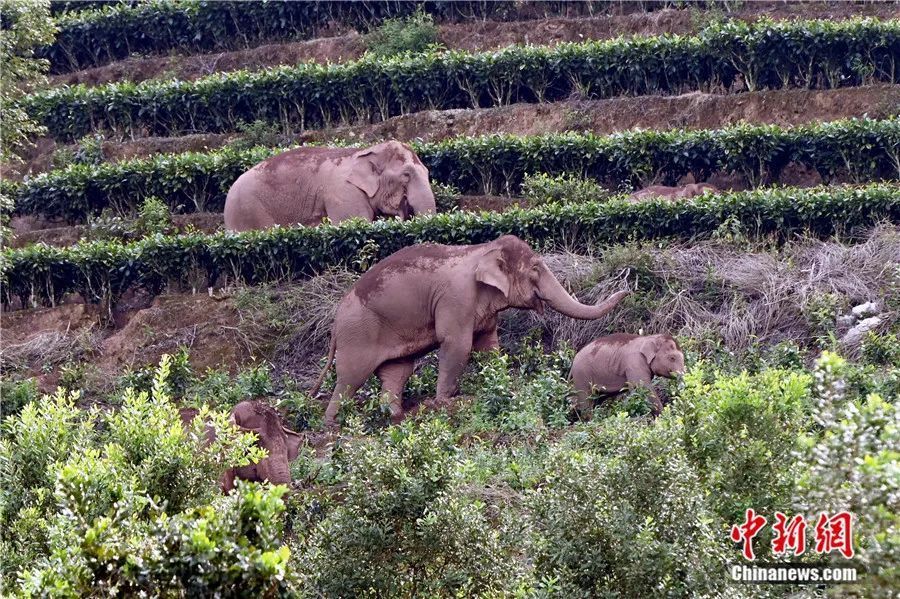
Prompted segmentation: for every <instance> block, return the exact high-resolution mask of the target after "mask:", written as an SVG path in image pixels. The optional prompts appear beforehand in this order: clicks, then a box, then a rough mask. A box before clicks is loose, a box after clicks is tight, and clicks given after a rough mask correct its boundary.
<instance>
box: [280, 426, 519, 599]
mask: <svg viewBox="0 0 900 599" xmlns="http://www.w3.org/2000/svg"><path fill="white" fill-rule="evenodd" d="M342 451H343V452H344V453H345V455H344V456H343V458H342V461H343V463H346V464H347V467H348V471H347V474H346V478H345V483H346V487H345V489H344V490H343V491H342V495H343V497H344V499H343V502H342V503H341V504H340V505H338V506H337V507H336V508H335V509H334V511H332V512H331V513H329V514H328V515H327V516H326V517H325V518H324V519H323V520H322V521H321V522H320V523H319V524H318V525H317V526H316V527H315V529H314V530H313V531H312V532H311V533H310V534H309V536H308V537H307V538H306V539H305V541H304V542H303V543H302V545H301V546H300V547H298V548H297V551H298V566H297V570H298V572H300V573H301V577H302V578H303V581H304V583H305V585H306V588H307V589H308V590H309V592H310V594H312V595H316V596H324V597H357V596H364V595H365V596H390V597H398V596H399V597H424V596H427V597H459V596H467V597H470V596H475V595H487V594H490V593H491V592H494V593H499V592H500V591H502V590H503V589H504V588H505V587H506V586H507V585H508V584H509V581H510V577H511V574H512V573H513V572H514V564H513V562H512V561H511V559H510V557H509V555H508V554H507V553H506V552H505V551H504V548H503V547H501V545H500V542H499V537H498V534H497V532H496V531H495V530H493V529H492V527H491V526H490V525H489V523H488V521H487V519H486V514H485V509H484V506H483V505H482V504H481V503H480V502H478V501H475V500H473V499H470V498H469V497H467V495H466V493H465V491H464V488H463V485H462V483H463V478H462V474H463V472H464V465H463V463H462V461H461V460H460V457H459V456H458V454H457V451H456V449H455V447H454V439H453V436H452V435H451V433H450V430H449V429H448V427H447V425H446V424H445V423H444V422H442V421H440V420H437V419H430V420H427V421H425V422H422V423H421V424H418V425H417V424H415V423H413V422H410V421H407V422H405V423H404V424H403V425H401V426H399V427H391V428H390V429H388V430H387V431H385V432H384V433H382V434H380V435H379V436H378V437H377V439H372V440H368V441H364V442H355V443H352V444H349V445H347V446H345V447H344V448H343V449H342Z"/></svg>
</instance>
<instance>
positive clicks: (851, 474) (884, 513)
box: [796, 352, 900, 597]
mask: <svg viewBox="0 0 900 599" xmlns="http://www.w3.org/2000/svg"><path fill="white" fill-rule="evenodd" d="M847 368H848V364H847V363H846V362H845V361H844V360H843V359H841V358H840V357H838V356H836V355H835V354H832V353H830V352H824V353H823V355H822V357H821V358H820V359H819V360H818V362H817V363H816V368H815V371H814V375H815V378H816V396H817V400H818V407H819V409H818V411H817V413H816V421H817V422H818V423H819V424H820V425H821V426H822V429H821V430H819V431H814V432H812V433H811V434H810V435H808V437H807V438H806V443H805V452H804V453H803V454H802V457H803V459H802V461H801V466H802V470H801V471H800V472H801V473H800V474H799V476H798V482H799V485H798V493H797V497H796V508H797V509H798V511H799V512H800V513H804V514H808V515H818V514H819V513H820V512H826V513H828V514H830V515H834V514H836V513H838V512H840V511H844V510H846V511H849V512H850V513H851V514H853V517H854V520H853V528H854V533H855V534H854V536H853V541H854V551H855V553H856V556H855V558H854V560H855V561H856V562H857V563H859V564H861V565H862V566H863V568H864V569H865V572H864V573H863V574H862V580H861V581H860V584H859V585H854V586H853V587H850V589H849V590H850V592H856V594H859V595H860V596H865V597H892V596H893V595H894V594H895V593H896V589H897V588H898V585H900V499H898V498H900V480H898V477H897V464H898V462H900V452H898V447H900V426H898V424H900V410H898V404H897V397H896V396H895V397H893V398H882V397H880V396H878V395H876V394H872V395H869V396H868V397H854V396H852V395H849V394H847V393H846V392H845V386H844V376H845V375H846V372H847ZM885 399H892V400H893V403H890V401H885ZM842 561H843V560H842Z"/></svg>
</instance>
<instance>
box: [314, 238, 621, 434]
mask: <svg viewBox="0 0 900 599" xmlns="http://www.w3.org/2000/svg"><path fill="white" fill-rule="evenodd" d="M629 293H630V292H628V291H620V292H618V293H615V294H613V295H612V296H611V297H610V298H608V299H607V300H606V301H604V302H601V303H599V304H597V305H595V306H589V305H585V304H581V303H579V302H578V301H576V300H575V299H573V298H572V296H570V295H569V294H568V293H567V292H566V290H565V289H564V288H563V286H562V285H561V284H560V283H559V281H557V280H556V277H554V276H553V273H551V272H550V269H549V268H547V266H546V265H545V264H544V262H543V260H541V258H540V257H539V256H538V255H537V254H535V253H534V252H533V251H532V249H531V248H530V247H528V244H526V243H525V242H524V241H522V240H521V239H519V238H517V237H514V236H512V235H505V236H503V237H500V238H499V239H497V240H495V241H492V242H490V243H483V244H480V245H466V246H453V245H437V244H432V243H424V244H419V245H414V246H410V247H407V248H404V249H402V250H400V251H398V252H396V253H394V254H392V255H391V256H388V257H387V258H385V259H384V260H382V261H381V262H379V263H377V264H376V265H375V266H373V267H372V268H371V269H370V270H369V271H368V272H366V273H365V274H364V275H362V276H361V277H360V278H359V280H358V281H357V282H356V283H355V284H354V285H353V287H352V288H351V290H350V291H349V292H348V293H347V295H346V296H345V297H344V298H343V300H341V302H340V304H339V305H338V308H337V313H336V316H335V321H334V327H333V329H332V334H331V347H330V349H329V353H328V358H327V363H326V365H325V368H324V370H323V371H322V373H321V375H320V376H319V380H318V381H317V382H316V384H315V386H314V388H313V389H312V394H313V395H315V394H316V393H317V392H318V390H319V387H320V386H321V384H322V381H323V380H324V379H325V375H326V373H327V372H328V369H329V368H330V366H331V362H332V360H334V362H335V369H336V373H337V384H336V386H335V389H334V393H333V395H332V397H331V401H330V402H329V404H328V408H327V410H326V412H325V424H326V425H327V426H329V427H333V426H335V417H336V416H337V412H338V409H339V408H340V405H341V400H342V399H344V398H351V397H353V395H354V394H355V393H356V391H357V389H359V387H360V386H361V385H362V384H363V383H365V381H366V379H368V378H369V376H370V375H371V374H372V373H375V374H376V375H377V376H378V378H379V379H380V380H381V385H382V390H383V392H384V393H386V394H388V395H389V396H390V409H391V419H392V421H393V422H395V423H397V422H400V421H401V420H402V419H403V417H404V416H405V413H404V411H403V404H402V393H403V387H404V385H405V384H406V381H407V379H408V378H409V377H410V375H412V372H413V368H414V366H415V361H416V359H417V358H419V357H421V356H423V355H425V354H427V353H428V352H430V351H432V350H434V349H439V353H438V381H437V395H436V398H435V404H437V405H446V404H447V403H448V402H449V400H450V398H451V397H452V396H453V395H454V394H455V393H456V391H457V383H458V379H459V377H460V375H461V374H462V371H463V369H464V368H465V366H466V363H467V362H468V360H469V354H470V353H471V352H472V350H476V351H478V350H489V349H492V348H496V347H498V339H497V315H498V314H499V313H500V312H502V311H503V310H506V309H507V308H523V309H528V310H537V311H538V312H543V309H544V306H545V305H549V306H550V307H551V308H553V309H554V310H556V311H558V312H560V313H562V314H565V315H566V316H570V317H572V318H580V319H595V318H600V317H602V316H603V315H605V314H606V313H608V312H609V311H610V310H612V309H613V308H615V307H616V306H617V305H618V304H619V302H620V301H622V299H623V298H624V297H625V296H626V295H628V294H629Z"/></svg>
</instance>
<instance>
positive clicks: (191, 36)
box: [42, 0, 709, 72]
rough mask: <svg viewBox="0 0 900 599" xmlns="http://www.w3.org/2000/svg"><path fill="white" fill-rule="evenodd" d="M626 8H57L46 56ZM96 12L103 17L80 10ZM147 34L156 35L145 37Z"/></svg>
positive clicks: (517, 4) (203, 46) (77, 59)
mask: <svg viewBox="0 0 900 599" xmlns="http://www.w3.org/2000/svg"><path fill="white" fill-rule="evenodd" d="M622 3H623V0H619V2H608V1H606V0H602V1H601V0H585V1H583V2H577V3H573V2H569V1H567V0H553V1H549V2H547V1H544V0H539V1H535V0H525V1H522V0H495V1H492V2H483V1H481V0H454V2H446V1H444V0H426V1H425V2H404V1H388V2H385V1H383V0H361V1H355V2H343V1H333V0H332V1H322V0H319V1H317V2H258V3H254V4H248V3H246V2H241V1H236V0H219V1H217V2H203V1H202V0H181V1H179V2H177V3H175V2H163V1H160V0H152V1H138V0H123V1H120V2H116V3H110V2H102V3H101V2H98V1H97V0H85V1H81V2H53V3H52V5H51V6H53V8H54V14H55V13H58V12H62V13H66V12H71V13H74V14H63V15H62V16H61V17H60V18H59V25H60V35H59V37H58V39H57V41H56V43H54V44H53V45H52V46H48V47H45V48H43V51H42V54H43V55H44V56H46V57H47V58H49V59H50V60H51V61H52V63H53V67H54V71H58V72H62V71H66V70H80V69H83V68H87V67H91V66H97V65H100V64H104V63H107V62H110V61H113V60H118V59H121V58H125V57H126V56H128V55H130V54H132V53H142V54H145V53H153V54H165V53H167V52H169V51H170V50H181V52H180V53H183V54H192V53H197V52H212V51H222V50H230V49H234V48H248V47H255V46H258V45H259V44H260V43H261V42H263V41H275V40H279V39H306V38H309V37H313V36H314V35H316V33H317V32H318V31H319V30H320V29H322V28H327V27H328V26H329V25H333V24H334V23H338V24H340V25H343V26H345V27H353V28H357V29H368V28H369V27H371V26H373V25H377V24H378V23H381V22H383V21H384V20H385V19H389V18H398V17H404V16H407V15H411V14H415V13H416V12H421V11H424V12H425V13H426V14H427V15H430V16H433V17H435V18H436V19H437V20H439V21H447V20H458V19H471V18H475V17H477V18H484V19H487V18H490V19H516V18H517V15H519V14H520V12H519V11H522V12H521V14H522V15H524V16H526V18H532V17H533V15H534V13H535V12H537V11H536V10H535V9H537V10H539V11H541V12H543V13H544V14H547V15H560V14H564V15H566V16H573V15H577V14H585V15H594V14H597V13H602V12H606V11H610V10H611V11H613V12H615V11H617V10H620V9H621V7H620V6H619V5H620V4H622ZM71 4H74V7H73V8H74V9H78V12H75V10H71V9H70V11H66V10H64V9H62V6H67V5H71ZM702 4H709V3H708V2H702ZM681 5H682V0H645V1H642V2H641V6H642V10H646V11H650V10H659V9H662V8H668V7H681ZM57 6H59V9H57V8H56V7H57ZM98 6H102V7H103V8H104V10H81V9H83V8H97V7H98ZM529 9H530V10H529ZM148 31H152V32H153V33H154V35H152V36H150V35H147V32H148Z"/></svg>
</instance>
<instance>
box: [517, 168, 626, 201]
mask: <svg viewBox="0 0 900 599" xmlns="http://www.w3.org/2000/svg"><path fill="white" fill-rule="evenodd" d="M608 196H609V192H608V191H607V190H606V189H605V188H603V187H602V186H601V185H599V184H598V183H597V182H596V181H593V180H591V179H583V178H581V177H576V176H574V175H571V174H563V175H556V176H554V175H547V174H544V173H540V174H537V175H525V177H524V178H523V179H522V197H523V198H524V199H525V201H526V202H528V205H530V206H540V205H541V204H547V203H550V202H557V203H568V202H596V201H599V200H602V199H604V198H606V197H608Z"/></svg>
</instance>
